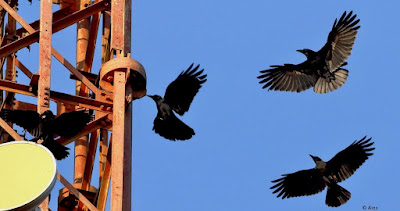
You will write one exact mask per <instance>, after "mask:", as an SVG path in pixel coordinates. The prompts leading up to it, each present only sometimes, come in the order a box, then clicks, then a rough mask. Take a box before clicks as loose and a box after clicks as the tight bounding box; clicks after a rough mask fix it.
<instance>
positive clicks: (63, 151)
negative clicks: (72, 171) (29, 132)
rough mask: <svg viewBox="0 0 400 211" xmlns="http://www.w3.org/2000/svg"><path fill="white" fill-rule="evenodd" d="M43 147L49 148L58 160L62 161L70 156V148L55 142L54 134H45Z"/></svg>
mask: <svg viewBox="0 0 400 211" xmlns="http://www.w3.org/2000/svg"><path fill="white" fill-rule="evenodd" d="M42 145H43V146H45V147H47V149H49V150H50V151H51V153H53V155H54V157H55V158H56V159H57V160H62V159H64V158H66V157H68V155H69V152H68V150H69V148H68V147H66V146H63V145H61V144H60V143H58V142H57V141H56V140H54V139H53V134H44V136H43V143H42Z"/></svg>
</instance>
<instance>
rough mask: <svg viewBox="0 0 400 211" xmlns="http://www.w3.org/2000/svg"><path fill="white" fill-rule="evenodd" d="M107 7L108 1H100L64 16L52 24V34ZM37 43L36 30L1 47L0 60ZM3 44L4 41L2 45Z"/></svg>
mask: <svg viewBox="0 0 400 211" xmlns="http://www.w3.org/2000/svg"><path fill="white" fill-rule="evenodd" d="M109 7H110V3H109V0H102V1H99V2H97V3H94V4H91V5H89V6H88V7H86V8H85V9H83V10H79V11H77V12H74V13H72V14H70V15H67V16H64V17H63V18H60V19H59V20H58V21H56V22H53V25H52V33H56V32H58V31H60V30H62V29H64V28H67V27H68V26H71V25H73V24H75V23H76V22H78V21H79V20H82V19H84V18H87V17H89V16H91V15H93V14H95V13H98V12H100V11H103V10H108V9H109ZM21 33H23V32H21ZM38 41H39V31H38V30H36V31H35V32H33V33H30V34H29V35H27V36H24V37H22V38H21V39H18V40H16V41H14V42H11V43H9V44H7V45H4V46H2V47H1V48H0V58H3V57H5V56H7V55H9V54H11V53H14V52H16V51H18V50H20V49H22V48H25V47H27V46H29V45H31V44H33V43H35V42H38ZM3 44H4V41H3V43H2V45H3Z"/></svg>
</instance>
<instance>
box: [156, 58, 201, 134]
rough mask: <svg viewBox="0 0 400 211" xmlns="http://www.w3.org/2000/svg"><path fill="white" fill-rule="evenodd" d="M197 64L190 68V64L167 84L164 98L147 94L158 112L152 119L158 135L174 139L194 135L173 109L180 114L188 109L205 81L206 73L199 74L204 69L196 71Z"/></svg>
mask: <svg viewBox="0 0 400 211" xmlns="http://www.w3.org/2000/svg"><path fill="white" fill-rule="evenodd" d="M199 66H200V65H197V66H196V67H195V68H193V69H192V67H193V64H192V65H190V67H189V68H188V69H187V70H186V71H183V72H182V73H181V74H180V75H179V76H178V77H177V78H176V79H175V81H173V82H172V83H171V84H169V85H168V87H167V90H166V91H165V94H164V98H162V97H161V96H159V95H148V96H149V97H151V98H152V99H153V100H154V101H155V102H156V105H157V111H158V112H157V117H156V118H155V119H154V126H153V130H154V131H155V132H156V133H158V134H159V135H160V136H162V137H164V138H166V139H169V140H172V141H175V140H187V139H190V138H191V137H192V136H193V135H194V131H193V129H192V128H190V127H189V126H187V125H186V124H185V123H183V122H182V121H181V120H179V119H178V118H177V117H176V116H175V114H174V112H173V111H175V112H176V113H178V114H179V115H181V116H182V115H183V114H184V113H185V112H186V111H188V110H189V107H190V104H191V103H192V101H193V98H194V96H195V95H196V94H197V92H198V91H199V89H200V88H201V85H202V84H203V83H204V82H206V81H207V79H206V77H207V75H201V74H202V73H203V71H204V69H202V70H200V71H197V70H198V69H199Z"/></svg>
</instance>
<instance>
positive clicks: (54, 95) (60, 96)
mask: <svg viewBox="0 0 400 211" xmlns="http://www.w3.org/2000/svg"><path fill="white" fill-rule="evenodd" d="M29 88H30V87H29V86H28V85H24V84H18V83H15V82H11V81H6V80H0V89H1V90H5V91H8V92H13V93H18V94H23V95H28V96H32V97H36V95H34V94H33V93H32V92H31V91H30V90H29ZM50 100H53V101H56V102H62V103H66V104H71V105H75V106H80V107H83V108H86V109H92V110H97V111H102V112H107V113H111V112H112V107H113V105H112V103H110V102H106V101H99V100H95V99H92V98H86V97H80V96H75V95H69V94H65V93H61V92H56V91H50Z"/></svg>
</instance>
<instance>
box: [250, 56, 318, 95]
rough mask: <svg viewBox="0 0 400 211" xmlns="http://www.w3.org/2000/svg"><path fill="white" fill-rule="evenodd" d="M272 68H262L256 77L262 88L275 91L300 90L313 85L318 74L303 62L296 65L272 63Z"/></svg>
mask: <svg viewBox="0 0 400 211" xmlns="http://www.w3.org/2000/svg"><path fill="white" fill-rule="evenodd" d="M271 67H272V69H268V70H262V71H260V73H262V74H261V75H260V76H258V77H257V78H258V79H261V81H260V82H259V83H260V84H264V86H263V89H265V88H268V87H269V89H268V90H276V91H291V92H302V91H304V90H307V89H309V88H310V87H312V86H314V84H315V83H316V82H317V79H318V76H317V74H316V71H314V70H312V68H311V66H309V65H307V63H306V62H303V63H301V64H298V65H294V64H284V65H283V66H281V65H273V66H271Z"/></svg>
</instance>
